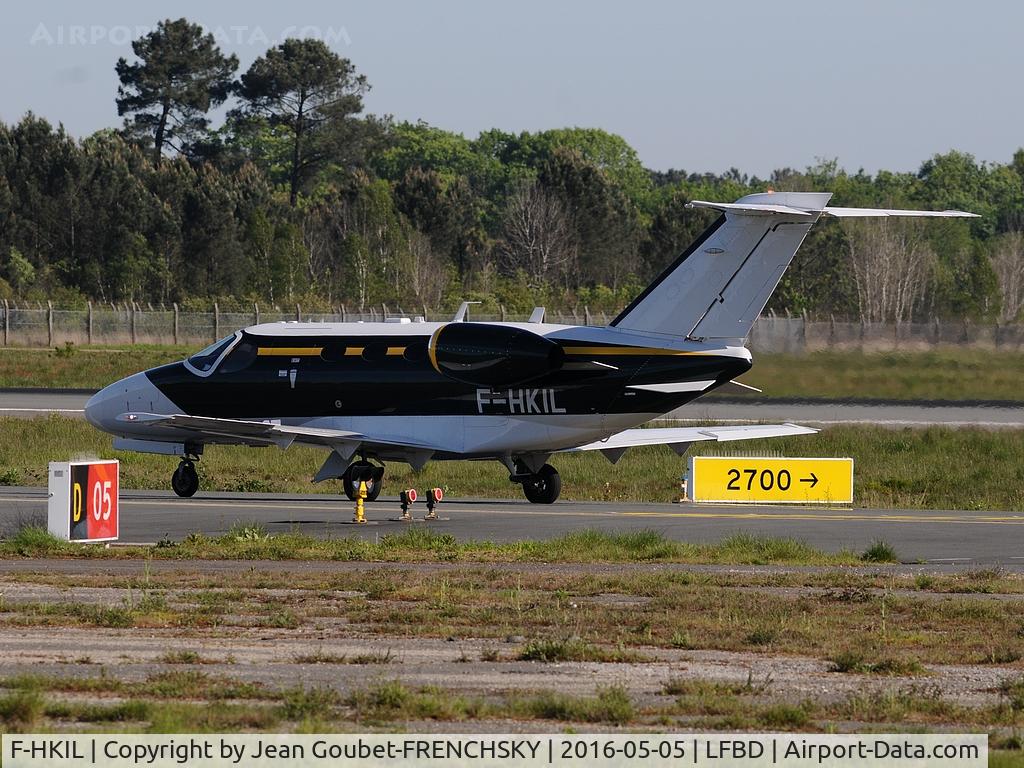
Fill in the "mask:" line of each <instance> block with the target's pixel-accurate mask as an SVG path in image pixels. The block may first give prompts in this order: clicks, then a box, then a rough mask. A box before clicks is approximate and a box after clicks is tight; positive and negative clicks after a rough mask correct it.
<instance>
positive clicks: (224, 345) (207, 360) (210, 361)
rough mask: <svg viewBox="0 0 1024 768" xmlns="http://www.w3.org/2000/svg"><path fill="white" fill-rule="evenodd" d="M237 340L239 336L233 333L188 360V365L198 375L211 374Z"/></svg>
mask: <svg viewBox="0 0 1024 768" xmlns="http://www.w3.org/2000/svg"><path fill="white" fill-rule="evenodd" d="M236 338H238V334H235V333H233V334H231V335H230V336H227V337H226V338H223V339H221V340H220V341H215V342H214V343H213V344H211V345H210V346H208V347H207V348H206V349H204V350H202V351H200V352H196V353H195V354H194V355H192V356H191V357H190V358H189V359H188V364H189V365H190V366H191V367H192V368H194V369H195V370H196V371H197V372H198V373H209V372H210V371H212V370H213V367H214V366H215V365H216V364H217V361H218V360H220V358H221V355H223V354H224V352H226V351H227V349H228V347H230V346H231V345H232V344H233V343H234V341H235V339H236Z"/></svg>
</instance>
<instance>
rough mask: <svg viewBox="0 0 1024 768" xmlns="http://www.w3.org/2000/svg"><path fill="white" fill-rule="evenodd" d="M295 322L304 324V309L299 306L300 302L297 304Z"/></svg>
mask: <svg viewBox="0 0 1024 768" xmlns="http://www.w3.org/2000/svg"><path fill="white" fill-rule="evenodd" d="M295 322H297V323H301V322H302V307H300V306H299V304H298V302H296V304H295Z"/></svg>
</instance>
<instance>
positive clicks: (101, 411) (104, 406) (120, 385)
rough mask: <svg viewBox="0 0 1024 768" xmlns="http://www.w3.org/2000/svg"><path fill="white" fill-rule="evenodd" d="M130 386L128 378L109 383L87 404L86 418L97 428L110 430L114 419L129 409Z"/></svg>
mask: <svg viewBox="0 0 1024 768" xmlns="http://www.w3.org/2000/svg"><path fill="white" fill-rule="evenodd" d="M127 395H128V386H127V385H126V380H125V379H122V380H121V381H115V382H114V383H113V384H108V385H107V386H106V387H104V388H103V389H101V390H100V391H99V392H97V393H96V394H95V395H93V396H92V397H90V398H89V401H88V402H87V403H86V404H85V419H86V421H88V422H89V423H90V424H92V425H93V426H94V427H96V429H102V430H103V431H105V432H109V431H110V430H111V428H112V427H113V422H114V419H116V418H117V416H118V415H119V414H121V413H124V412H125V411H127V410H128V408H127V405H128V396H127Z"/></svg>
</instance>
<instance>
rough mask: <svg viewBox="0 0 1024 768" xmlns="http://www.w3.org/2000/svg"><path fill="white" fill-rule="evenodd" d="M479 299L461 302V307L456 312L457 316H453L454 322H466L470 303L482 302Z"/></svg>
mask: <svg viewBox="0 0 1024 768" xmlns="http://www.w3.org/2000/svg"><path fill="white" fill-rule="evenodd" d="M480 303H481V302H479V301H464V302H462V303H461V304H459V309H458V311H456V313H455V317H453V318H452V322H453V323H464V322H466V316H467V315H468V314H469V305H470V304H480Z"/></svg>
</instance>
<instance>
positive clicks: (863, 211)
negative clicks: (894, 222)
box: [821, 208, 981, 219]
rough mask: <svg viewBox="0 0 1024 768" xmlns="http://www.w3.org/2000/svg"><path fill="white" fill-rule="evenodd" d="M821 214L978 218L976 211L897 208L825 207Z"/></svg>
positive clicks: (861, 216)
mask: <svg viewBox="0 0 1024 768" xmlns="http://www.w3.org/2000/svg"><path fill="white" fill-rule="evenodd" d="M821 213H822V215H824V216H835V217H836V218H837V219H848V218H872V217H879V218H885V217H887V216H900V217H907V218H915V217H919V218H930V219H978V218H981V217H980V216H978V214H976V213H968V212H967V211H905V210H900V209H899V208H825V210H823V211H822V212H821Z"/></svg>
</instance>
